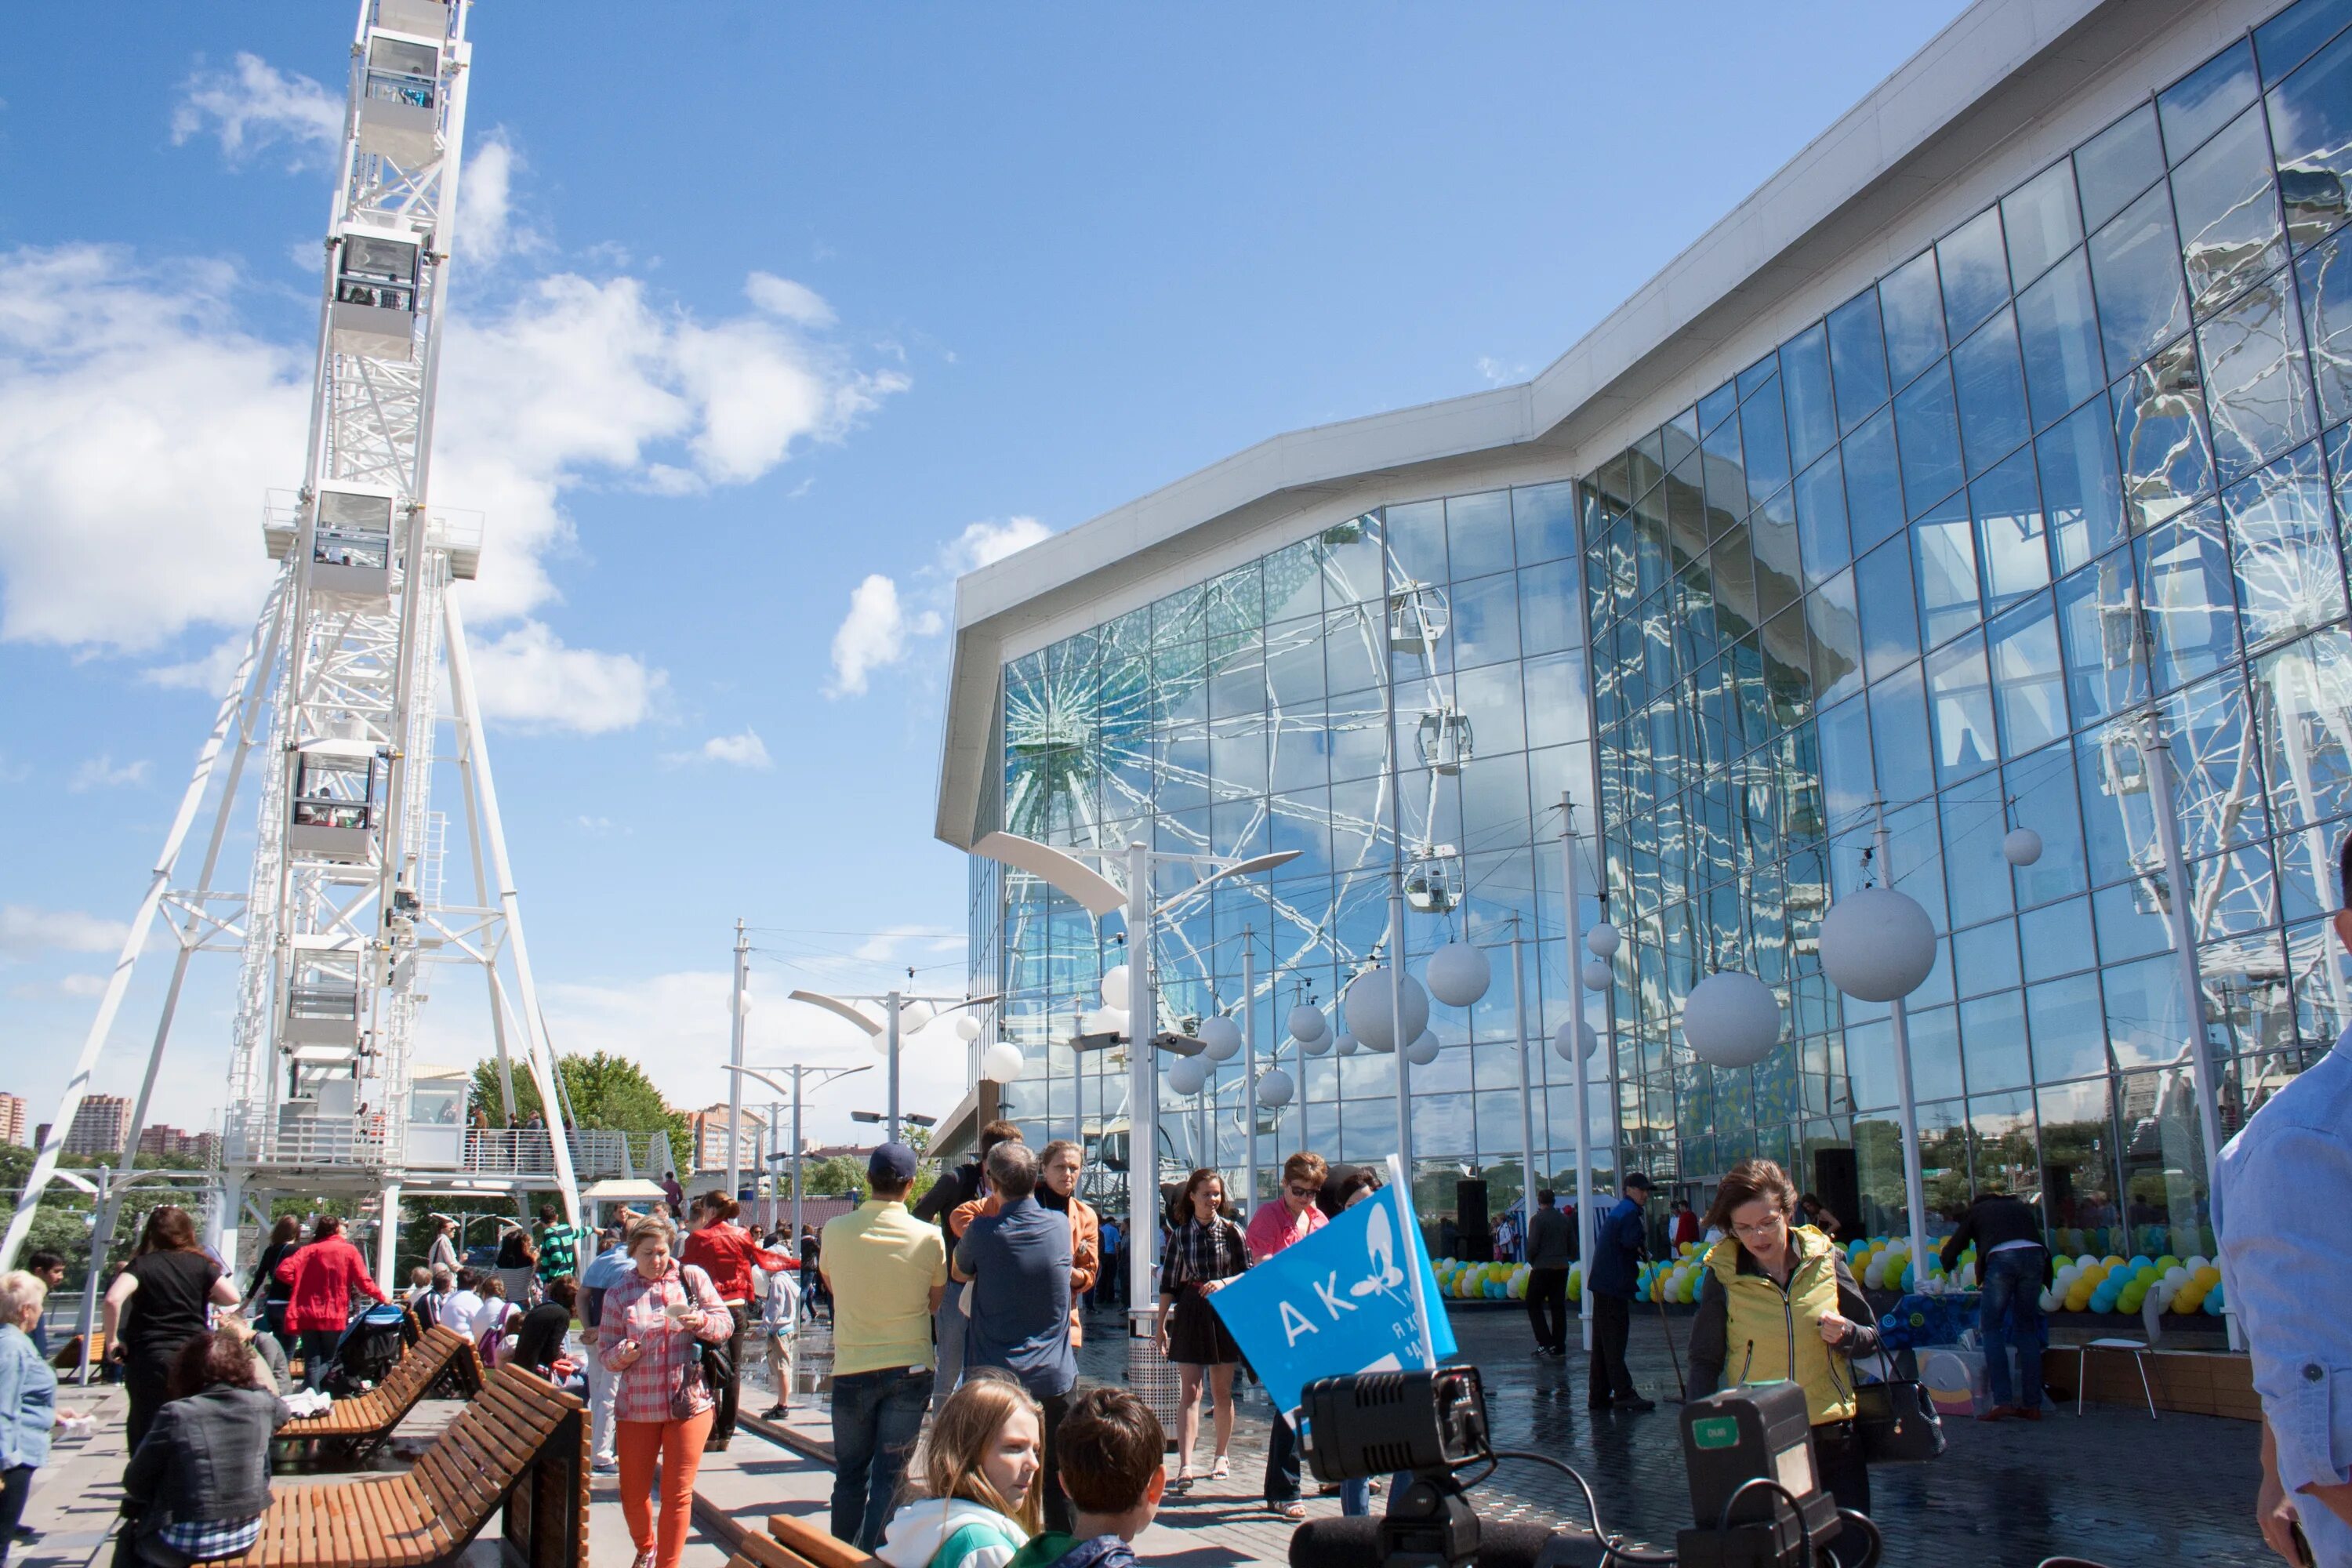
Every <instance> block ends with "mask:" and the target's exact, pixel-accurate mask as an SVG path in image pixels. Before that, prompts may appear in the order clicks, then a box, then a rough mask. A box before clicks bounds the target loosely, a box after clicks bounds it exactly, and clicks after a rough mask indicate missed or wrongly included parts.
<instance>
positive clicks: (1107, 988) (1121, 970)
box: [1102, 963, 1128, 1010]
mask: <svg viewBox="0 0 2352 1568" xmlns="http://www.w3.org/2000/svg"><path fill="white" fill-rule="evenodd" d="M1127 981H1128V973H1127V965H1126V964H1124V963H1122V964H1120V965H1119V966H1118V968H1116V969H1106V970H1104V971H1103V978H1102V999H1103V1005H1104V1006H1106V1007H1117V1008H1120V1009H1122V1010H1124V1009H1125V1008H1126V1006H1127V1000H1128V997H1127Z"/></svg>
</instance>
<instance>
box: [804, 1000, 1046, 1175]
mask: <svg viewBox="0 0 2352 1568" xmlns="http://www.w3.org/2000/svg"><path fill="white" fill-rule="evenodd" d="M908 973H909V974H911V973H913V971H911V970H910V971H908ZM1002 999H1003V998H1002V996H1001V994H991V995H987V996H911V995H908V994H907V993H906V992H904V991H886V992H883V993H882V994H880V995H878V996H876V995H868V996H853V997H850V998H847V999H844V998H842V997H839V996H828V995H826V994H824V993H823V992H821V991H795V992H793V1001H795V1002H805V1003H807V1004H809V1005H811V1006H813V1007H822V1008H824V1010H825V1011H826V1012H828V1013H831V1014H833V1015H834V1016H836V1017H841V1018H846V1019H848V1020H849V1021H850V1022H851V1023H853V1024H855V1025H856V1026H858V1027H859V1028H861V1029H863V1030H865V1031H866V1036H867V1037H868V1039H869V1040H871V1041H873V1042H874V1044H875V1048H876V1049H877V1050H879V1051H881V1052H882V1053H883V1055H884V1057H885V1058H887V1060H888V1062H889V1069H890V1071H889V1077H890V1089H889V1110H888V1111H887V1116H888V1118H889V1124H890V1142H893V1143H896V1142H898V1131H899V1128H898V1123H899V1122H901V1121H904V1120H905V1118H904V1117H903V1116H901V1115H900V1114H899V1112H898V1044H899V1036H900V1034H901V1033H902V1032H903V1031H904V1030H905V1029H906V1028H907V1027H908V1018H909V1017H912V1018H913V1019H914V1020H915V1022H914V1024H913V1027H914V1028H915V1029H917V1030H920V1029H922V1028H924V1027H925V1026H928V1025H929V1023H930V1022H931V1020H932V1019H934V1018H940V1017H944V1016H947V1015H948V1014H950V1013H953V1012H956V1011H958V1010H959V1009H961V1008H965V1007H985V1006H987V1005H989V1004H991V1003H992V1002H996V1001H1000V1000H1002ZM858 1002H878V1003H880V1004H881V1005H882V1021H881V1022H879V1023H877V1022H876V1021H875V1020H874V1019H873V1018H871V1017H868V1016H866V1012H865V1010H864V1009H863V1008H860V1007H858V1006H856V1005H855V1004H856V1003H858Z"/></svg>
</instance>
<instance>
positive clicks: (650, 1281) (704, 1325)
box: [596, 1220, 735, 1568]
mask: <svg viewBox="0 0 2352 1568" xmlns="http://www.w3.org/2000/svg"><path fill="white" fill-rule="evenodd" d="M627 1246H628V1253H629V1260H630V1261H631V1262H632V1263H634V1264H635V1266H636V1271H635V1273H633V1274H631V1275H629V1276H628V1277H627V1278H626V1279H624V1280H623V1281H622V1282H621V1283H620V1284H618V1285H615V1286H614V1287H613V1288H612V1289H609V1290H607V1291H606V1292H605V1294H604V1311H603V1313H602V1315H601V1316H600V1317H599V1318H598V1320H597V1323H596V1347H597V1352H598V1353H599V1354H600V1355H601V1356H602V1357H603V1359H604V1364H605V1365H606V1366H607V1367H609V1368H610V1369H611V1370H612V1372H613V1373H614V1377H615V1378H616V1380H617V1382H616V1388H615V1394H614V1441H615V1446H616V1447H617V1448H618V1449H619V1458H620V1461H621V1515H622V1517H623V1518H624V1519H625V1520H626V1521H628V1526H629V1539H630V1540H631V1541H632V1542H635V1544H636V1548H637V1558H636V1563H635V1568H677V1562H678V1558H679V1556H680V1555H681V1554H682V1553H683V1552H685V1550H686V1532H687V1530H688V1526H689V1524H690V1523H691V1522H692V1520H691V1515H692V1513H693V1510H694V1477H695V1472H696V1471H697V1470H698V1469H699V1468H701V1466H702V1444H703V1440H704V1439H705V1438H706V1437H708V1436H709V1435H710V1423H711V1420H712V1417H713V1415H715V1413H716V1411H717V1409H718V1401H717V1400H715V1399H714V1398H713V1397H712V1396H711V1392H710V1380H709V1378H708V1377H706V1376H705V1375H704V1374H703V1370H702V1364H701V1358H700V1356H699V1355H698V1352H697V1350H696V1347H697V1345H698V1344H714V1345H716V1344H724V1343H726V1342H727V1341H728V1340H729V1339H730V1337H731V1336H732V1335H733V1334H734V1332H735V1320H734V1318H733V1317H732V1316H731V1315H730V1313H729V1312H728V1310H727V1307H726V1303H724V1302H723V1301H721V1300H719V1291H718V1289H717V1288H716V1287H715V1286H713V1285H712V1284H711V1282H710V1276H709V1275H708V1274H705V1273H704V1272H703V1271H702V1270H701V1269H699V1268H695V1267H694V1266H693V1265H691V1264H688V1265H686V1266H684V1267H683V1268H681V1267H680V1265H679V1264H678V1263H677V1261H676V1260H675V1259H674V1258H671V1256H670V1228H669V1226H667V1224H664V1223H662V1222H660V1221H657V1220H643V1221H640V1222H638V1223H637V1224H636V1225H634V1226H630V1227H629V1239H628V1243H627ZM657 1457H658V1458H659V1459H660V1460H661V1473H662V1497H661V1525H660V1536H659V1539H658V1550H656V1535H655V1525H654V1511H653V1505H652V1503H651V1501H650V1500H648V1498H647V1496H646V1494H647V1493H648V1492H649V1491H650V1490H651V1489H652V1487H653V1478H654V1460H655V1459H656V1458H657Z"/></svg>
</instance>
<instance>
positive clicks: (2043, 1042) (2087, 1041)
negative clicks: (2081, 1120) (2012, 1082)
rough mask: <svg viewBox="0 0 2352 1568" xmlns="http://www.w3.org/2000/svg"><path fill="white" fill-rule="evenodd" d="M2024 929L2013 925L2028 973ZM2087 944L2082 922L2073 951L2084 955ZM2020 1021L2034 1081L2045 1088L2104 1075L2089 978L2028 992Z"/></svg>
mask: <svg viewBox="0 0 2352 1568" xmlns="http://www.w3.org/2000/svg"><path fill="white" fill-rule="evenodd" d="M2025 924H2026V921H2024V920H2022V919H2021V920H2020V921H2018V926H2019V928H2020V929H2019V931H2018V945H2020V946H2021V947H2023V948H2024V949H2025V951H2026V954H2027V957H2026V967H2027V969H2028V971H2029V972H2031V970H2032V962H2033V961H2032V952H2033V939H2032V937H2031V936H2029V935H2027V934H2026V932H2025V931H2024V929H2023V928H2024V927H2025ZM2090 939H2091V929H2090V922H2089V921H2087V920H2085V921H2084V922H2083V931H2082V945H2081V946H2079V947H2077V948H2076V949H2075V950H2074V951H2075V952H2078V953H2086V952H2089V951H2090V945H2091V941H2090ZM2025 1018H2026V1027H2027V1030H2028V1032H2029V1033H2030V1034H2031V1035H2032V1040H2033V1076H2034V1077H2035V1078H2036V1079H2039V1080H2041V1081H2042V1082H2044V1083H2048V1082H2052V1081H2053V1080H2055V1079H2062V1078H2079V1077H2083V1076H2085V1075H2087V1074H2091V1073H2096V1072H2104V1071H2105V1070H2106V1066H2107V1047H2106V1030H2105V1027H2104V1025H2105V1014H2104V1013H2103V1012H2102V1011H2101V1008H2100V1004H2099V980H2098V976H2096V975H2095V974H2077V975H2075V976H2074V977H2072V978H2071V979H2066V980H2053V981H2051V982H2049V983H2047V984H2041V985H2032V986H2028V987H2027V988H2026V992H2025Z"/></svg>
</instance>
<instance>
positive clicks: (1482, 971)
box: [1421, 942, 1495, 1007]
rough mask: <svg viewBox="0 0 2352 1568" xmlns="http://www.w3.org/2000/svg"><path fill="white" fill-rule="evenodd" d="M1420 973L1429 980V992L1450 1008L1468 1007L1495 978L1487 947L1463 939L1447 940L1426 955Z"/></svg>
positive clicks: (1482, 993) (1484, 992)
mask: <svg viewBox="0 0 2352 1568" xmlns="http://www.w3.org/2000/svg"><path fill="white" fill-rule="evenodd" d="M1421 972H1422V973H1423V974H1424V975H1426V976H1427V977H1428V979H1429V994H1431V995H1433V996H1434V997H1436V998H1437V999H1438V1000H1439V1001H1440V1002H1443V1003H1444V1004H1445V1005H1447V1006H1449V1007H1467V1006H1469V1005H1471V1004H1473V1003H1475V1002H1476V1001H1477V1000H1478V998H1480V997H1481V996H1484V995H1485V994H1486V987H1487V986H1489V985H1491V984H1494V981H1495V966H1494V965H1493V964H1492V963H1489V962H1488V961H1487V958H1486V949H1484V948H1480V947H1473V946H1471V945H1470V943H1468V942H1447V943H1446V944H1445V945H1444V947H1441V948H1439V949H1438V950H1437V951H1436V952H1433V953H1431V954H1430V955H1429V962H1428V963H1425V964H1423V966H1422V971H1421Z"/></svg>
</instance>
